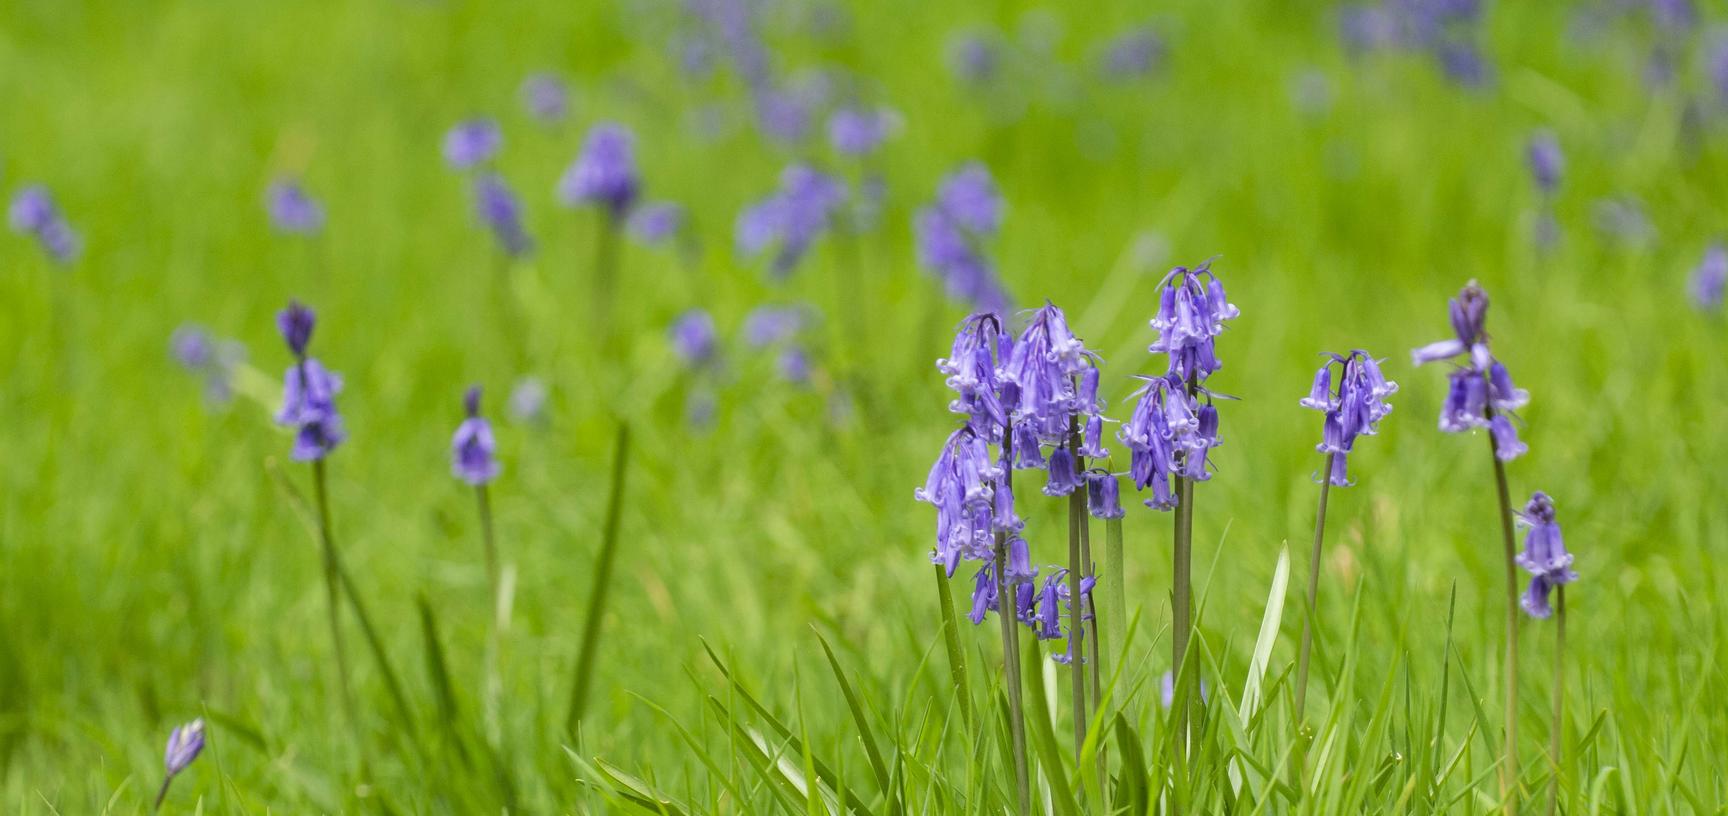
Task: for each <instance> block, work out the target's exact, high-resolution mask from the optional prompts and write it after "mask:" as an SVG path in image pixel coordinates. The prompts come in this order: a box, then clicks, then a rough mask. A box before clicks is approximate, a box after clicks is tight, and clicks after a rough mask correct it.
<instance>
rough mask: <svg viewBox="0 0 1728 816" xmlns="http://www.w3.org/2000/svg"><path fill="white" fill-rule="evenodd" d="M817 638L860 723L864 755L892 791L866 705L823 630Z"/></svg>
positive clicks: (841, 690)
mask: <svg viewBox="0 0 1728 816" xmlns="http://www.w3.org/2000/svg"><path fill="white" fill-rule="evenodd" d="M816 639H817V640H819V641H821V642H822V653H823V654H825V655H827V656H828V665H829V667H831V668H833V669H834V677H835V679H836V680H838V681H839V682H840V693H841V694H842V695H843V696H845V698H846V707H847V708H849V709H851V710H852V720H853V722H855V723H857V724H858V737H859V738H860V739H862V740H863V741H864V755H865V756H866V757H867V758H869V760H870V769H871V770H872V771H873V772H875V774H876V781H877V782H878V783H880V784H881V786H882V787H881V789H882V792H883V793H890V792H891V791H892V790H893V784H892V782H891V781H890V779H889V776H888V764H887V763H885V762H883V761H882V752H881V751H880V750H879V749H877V747H876V735H875V733H874V732H873V731H872V730H871V728H870V718H869V717H867V716H865V714H864V705H863V703H862V702H860V701H859V699H858V693H857V692H856V691H854V690H853V689H852V681H850V680H848V679H847V678H846V670H845V669H842V668H840V661H839V660H838V659H837V658H835V657H834V649H833V647H831V646H829V645H828V639H827V638H825V637H823V636H822V633H821V632H817V633H816Z"/></svg>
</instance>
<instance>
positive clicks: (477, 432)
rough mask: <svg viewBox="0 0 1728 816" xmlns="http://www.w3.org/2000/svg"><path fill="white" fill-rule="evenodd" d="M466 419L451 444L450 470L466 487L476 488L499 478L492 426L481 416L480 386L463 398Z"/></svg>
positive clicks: (469, 391)
mask: <svg viewBox="0 0 1728 816" xmlns="http://www.w3.org/2000/svg"><path fill="white" fill-rule="evenodd" d="M462 409H463V412H464V413H465V414H466V418H465V419H463V420H462V424H461V425H458V426H457V427H456V436H455V437H454V438H452V439H451V440H450V469H451V472H453V473H454V474H455V475H456V478H458V479H461V480H462V481H464V482H467V483H468V484H471V485H474V486H476V487H479V486H481V485H484V484H486V483H488V482H490V481H492V480H493V479H496V478H498V472H499V471H500V469H501V467H500V466H499V464H498V455H497V449H498V445H497V442H495V441H494V440H493V438H492V423H490V422H487V421H486V418H485V417H483V416H481V415H480V386H478V385H476V386H472V387H470V388H469V389H468V391H467V393H465V394H463V395H462Z"/></svg>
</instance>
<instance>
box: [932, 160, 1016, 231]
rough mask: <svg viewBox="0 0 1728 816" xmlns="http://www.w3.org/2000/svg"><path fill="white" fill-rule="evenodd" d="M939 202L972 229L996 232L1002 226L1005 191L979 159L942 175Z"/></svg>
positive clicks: (938, 204)
mask: <svg viewBox="0 0 1728 816" xmlns="http://www.w3.org/2000/svg"><path fill="white" fill-rule="evenodd" d="M936 205H937V206H938V207H940V208H941V209H942V211H943V212H945V213H947V215H948V217H949V218H951V219H953V221H954V223H956V224H958V225H960V227H961V228H963V229H965V230H966V231H968V232H972V233H977V234H980V235H995V234H996V230H997V229H999V228H1001V226H1002V212H1003V209H1004V204H1003V201H1002V193H1001V191H1000V190H998V189H997V188H996V181H995V179H993V178H991V176H990V171H989V170H988V169H987V168H985V167H984V165H983V164H980V163H978V162H971V163H969V164H965V165H962V166H961V167H960V169H958V170H955V171H954V172H952V173H949V174H948V175H947V176H946V177H944V178H943V179H942V185H941V186H940V187H938V188H937V190H936Z"/></svg>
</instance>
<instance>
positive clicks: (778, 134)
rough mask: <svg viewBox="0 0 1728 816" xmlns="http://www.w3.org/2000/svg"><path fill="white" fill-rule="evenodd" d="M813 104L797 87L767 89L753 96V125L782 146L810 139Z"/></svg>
mask: <svg viewBox="0 0 1728 816" xmlns="http://www.w3.org/2000/svg"><path fill="white" fill-rule="evenodd" d="M812 107H814V105H813V101H812V100H811V99H810V98H809V97H808V96H807V95H806V94H804V93H801V92H800V91H799V90H798V89H796V88H767V89H764V90H763V91H761V92H760V93H758V94H757V96H756V125H757V127H759V128H761V130H762V132H763V133H765V134H767V135H768V136H769V137H771V138H773V139H775V140H776V141H779V142H782V143H784V144H798V143H799V142H802V141H804V140H805V139H806V138H808V137H809V136H810V128H811V119H812V117H813V116H814V111H812V110H811V108H812Z"/></svg>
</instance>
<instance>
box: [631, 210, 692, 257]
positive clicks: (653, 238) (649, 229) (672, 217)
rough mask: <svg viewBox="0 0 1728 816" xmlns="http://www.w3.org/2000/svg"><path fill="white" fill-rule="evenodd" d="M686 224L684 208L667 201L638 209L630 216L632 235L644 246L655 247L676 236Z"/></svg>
mask: <svg viewBox="0 0 1728 816" xmlns="http://www.w3.org/2000/svg"><path fill="white" fill-rule="evenodd" d="M683 224H684V208H683V207H681V206H679V205H677V204H673V203H671V202H666V201H656V202H652V203H648V204H644V205H642V206H640V207H637V208H636V211H635V212H633V213H631V214H630V223H629V229H630V234H631V235H633V236H635V237H636V240H638V241H641V242H642V243H644V244H648V245H650V246H655V245H658V244H661V243H663V242H665V241H666V239H668V238H671V237H672V236H673V235H675V234H676V233H677V232H678V230H679V228H680V227H682V226H683Z"/></svg>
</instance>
